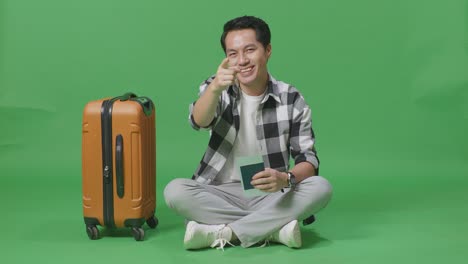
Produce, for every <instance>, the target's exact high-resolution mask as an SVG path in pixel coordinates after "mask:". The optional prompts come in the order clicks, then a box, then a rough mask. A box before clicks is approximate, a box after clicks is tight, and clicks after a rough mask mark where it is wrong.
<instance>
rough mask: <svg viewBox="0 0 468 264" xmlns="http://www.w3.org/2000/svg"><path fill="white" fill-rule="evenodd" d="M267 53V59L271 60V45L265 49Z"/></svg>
mask: <svg viewBox="0 0 468 264" xmlns="http://www.w3.org/2000/svg"><path fill="white" fill-rule="evenodd" d="M265 52H266V55H267V59H269V58H270V56H271V44H268V45H267V46H266V48H265Z"/></svg>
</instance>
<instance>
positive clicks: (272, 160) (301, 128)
mask: <svg viewBox="0 0 468 264" xmlns="http://www.w3.org/2000/svg"><path fill="white" fill-rule="evenodd" d="M213 79H214V76H212V77H210V78H209V79H208V80H206V81H205V82H203V83H202V84H201V86H200V93H199V95H202V94H203V93H204V92H205V90H206V88H207V87H208V85H209V84H210V83H211V82H212V81H213ZM239 92H240V91H239V87H237V86H236V85H231V86H230V87H228V89H226V90H224V91H223V92H222V94H221V96H220V98H219V103H218V106H217V108H216V113H215V116H214V119H213V121H212V122H211V124H210V125H209V126H208V127H206V128H205V129H209V130H210V131H211V133H210V134H211V137H210V141H209V143H208V148H207V150H206V152H205V155H204V156H203V158H202V160H201V162H200V165H199V166H198V168H197V170H196V171H195V173H194V175H193V177H192V179H195V180H197V181H198V182H202V183H206V184H210V183H211V182H212V181H213V180H214V178H215V177H216V176H217V175H218V173H219V172H220V171H221V169H222V168H223V166H224V164H225V163H226V160H227V159H228V157H229V154H230V153H231V151H232V149H233V146H234V142H235V140H236V137H237V134H238V131H239V124H240V116H239V113H240V109H239V107H240V98H241V96H240V93H239ZM195 103H196V101H195V102H193V103H192V104H191V105H190V115H189V121H190V124H191V125H192V127H193V128H194V129H196V130H199V129H200V127H199V126H198V125H197V124H196V123H195V121H194V119H193V106H194V105H195ZM256 121H257V125H256V127H255V132H256V134H257V139H258V143H259V148H260V151H261V155H262V156H263V162H264V164H265V168H272V169H276V170H278V171H283V172H284V171H287V170H288V169H289V157H290V156H291V157H292V158H293V159H294V161H295V164H298V163H300V162H304V161H307V162H310V163H311V164H313V165H314V167H315V168H316V170H318V166H319V160H318V157H317V155H316V151H315V147H314V142H315V137H314V131H313V130H312V122H311V113H310V108H309V106H308V105H307V103H306V102H305V101H304V97H302V95H301V94H300V93H299V91H298V90H297V89H296V88H295V87H293V86H291V85H289V84H286V83H284V82H281V81H277V80H275V79H274V78H273V77H272V76H271V75H269V79H268V87H267V91H266V93H265V97H264V98H263V100H262V101H261V103H260V106H259V109H258V111H257V115H256Z"/></svg>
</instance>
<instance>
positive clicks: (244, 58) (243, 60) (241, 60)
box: [237, 54, 249, 66]
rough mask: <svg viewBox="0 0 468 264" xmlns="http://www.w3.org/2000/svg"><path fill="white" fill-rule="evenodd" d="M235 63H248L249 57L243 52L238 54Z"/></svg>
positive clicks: (240, 64) (241, 64)
mask: <svg viewBox="0 0 468 264" xmlns="http://www.w3.org/2000/svg"><path fill="white" fill-rule="evenodd" d="M237 63H238V64H239V66H243V65H247V64H248V63H249V58H248V57H247V56H246V55H244V54H240V55H239V60H238V61H237Z"/></svg>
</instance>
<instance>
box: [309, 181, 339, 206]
mask: <svg viewBox="0 0 468 264" xmlns="http://www.w3.org/2000/svg"><path fill="white" fill-rule="evenodd" d="M304 184H306V185H307V187H306V188H311V189H312V190H311V191H310V192H309V193H310V194H311V195H313V196H315V197H316V198H318V199H319V200H320V201H322V203H323V204H324V205H326V204H327V203H328V201H329V200H330V199H331V197H332V194H333V188H332V186H331V184H330V182H329V181H328V180H327V179H325V178H324V177H322V176H313V177H309V178H307V179H305V180H304ZM317 196H318V197H317Z"/></svg>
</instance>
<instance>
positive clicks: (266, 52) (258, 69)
mask: <svg viewBox="0 0 468 264" xmlns="http://www.w3.org/2000/svg"><path fill="white" fill-rule="evenodd" d="M225 44H226V56H227V57H228V58H229V65H230V66H238V67H239V70H240V72H239V73H237V76H236V78H237V80H238V81H239V83H240V84H241V85H244V86H246V87H249V88H254V89H255V88H257V89H258V88H260V89H262V88H263V87H261V86H264V85H265V83H263V82H265V81H266V80H267V76H268V72H267V66H266V65H267V62H268V58H269V57H270V55H271V45H270V44H268V46H267V47H266V48H264V47H263V45H262V43H260V42H258V41H257V38H256V33H255V30H253V29H241V30H234V31H230V32H229V33H228V34H227V35H226V39H225Z"/></svg>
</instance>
